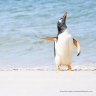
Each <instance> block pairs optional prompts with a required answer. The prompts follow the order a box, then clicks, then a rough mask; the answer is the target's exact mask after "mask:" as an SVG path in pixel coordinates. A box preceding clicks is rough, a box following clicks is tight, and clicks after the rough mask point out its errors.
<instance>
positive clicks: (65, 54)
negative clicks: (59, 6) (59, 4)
mask: <svg viewBox="0 0 96 96" xmlns="http://www.w3.org/2000/svg"><path fill="white" fill-rule="evenodd" d="M66 18H67V12H65V14H64V16H63V17H62V18H60V19H59V21H58V23H57V29H58V34H57V37H46V38H41V39H45V40H53V41H54V53H55V63H56V70H61V66H62V65H64V66H67V67H68V70H72V67H71V63H72V56H73V46H74V45H75V46H76V47H77V52H78V54H77V56H79V55H80V44H79V42H78V41H77V40H76V39H74V38H73V37H72V35H71V34H70V33H69V31H68V29H67V25H66Z"/></svg>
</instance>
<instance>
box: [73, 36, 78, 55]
mask: <svg viewBox="0 0 96 96" xmlns="http://www.w3.org/2000/svg"><path fill="white" fill-rule="evenodd" d="M73 43H74V45H75V46H76V47H77V52H78V54H77V56H79V55H80V44H79V42H78V41H77V40H76V39H74V38H73Z"/></svg>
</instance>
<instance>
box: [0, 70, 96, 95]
mask: <svg viewBox="0 0 96 96" xmlns="http://www.w3.org/2000/svg"><path fill="white" fill-rule="evenodd" d="M0 96H96V71H60V72H56V71H0Z"/></svg>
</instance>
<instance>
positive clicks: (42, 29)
mask: <svg viewBox="0 0 96 96" xmlns="http://www.w3.org/2000/svg"><path fill="white" fill-rule="evenodd" d="M65 11H67V12H68V18H67V26H68V29H69V31H70V33H71V34H72V36H73V37H75V38H76V39H77V40H78V41H79V42H80V45H81V55H80V56H79V57H78V56H77V52H76V48H74V57H73V63H72V66H73V67H74V68H76V69H92V70H95V69H96V2H95V0H0V70H18V69H22V70H24V69H25V70H27V69H28V70H29V69H30V70H31V69H40V70H43V69H45V70H46V69H55V62H54V53H53V42H52V41H44V40H40V38H41V37H46V36H56V34H57V21H58V20H59V18H61V17H62V15H63V14H64V12H65Z"/></svg>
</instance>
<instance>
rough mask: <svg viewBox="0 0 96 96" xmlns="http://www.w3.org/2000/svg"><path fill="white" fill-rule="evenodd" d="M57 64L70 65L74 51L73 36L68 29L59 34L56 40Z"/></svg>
mask: <svg viewBox="0 0 96 96" xmlns="http://www.w3.org/2000/svg"><path fill="white" fill-rule="evenodd" d="M55 51H56V56H55V62H56V64H63V65H70V64H71V62H72V53H73V38H72V36H71V35H70V34H69V32H68V31H67V30H65V31H64V32H63V33H61V34H60V35H59V36H58V40H57V41H56V42H55Z"/></svg>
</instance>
